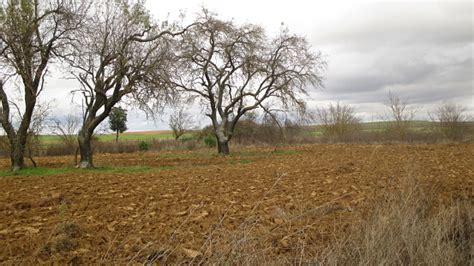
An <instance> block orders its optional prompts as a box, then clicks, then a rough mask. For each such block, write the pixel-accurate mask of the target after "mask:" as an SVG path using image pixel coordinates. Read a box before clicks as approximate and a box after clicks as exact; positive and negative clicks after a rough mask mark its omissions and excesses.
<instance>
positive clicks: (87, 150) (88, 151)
mask: <svg viewBox="0 0 474 266" xmlns="http://www.w3.org/2000/svg"><path fill="white" fill-rule="evenodd" d="M91 139H92V134H90V133H88V132H87V131H86V130H81V132H80V133H79V137H78V142H79V153H80V155H81V159H80V161H79V164H78V167H79V168H93V167H94V164H93V161H92V145H91Z"/></svg>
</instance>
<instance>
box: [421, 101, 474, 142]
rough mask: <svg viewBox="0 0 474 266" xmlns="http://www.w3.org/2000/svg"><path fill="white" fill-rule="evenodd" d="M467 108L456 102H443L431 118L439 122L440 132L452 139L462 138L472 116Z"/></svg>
mask: <svg viewBox="0 0 474 266" xmlns="http://www.w3.org/2000/svg"><path fill="white" fill-rule="evenodd" d="M466 111H467V108H466V107H463V106H461V105H459V104H456V103H454V102H449V101H446V102H443V103H442V104H440V105H439V106H438V107H437V108H436V109H435V111H434V112H433V113H432V114H429V115H430V117H431V120H432V121H433V122H436V123H437V127H438V129H439V130H440V132H441V133H442V134H443V135H444V136H445V137H447V138H449V139H451V140H462V139H463V137H464V135H465V133H466V131H467V130H468V128H469V127H468V124H467V123H466V122H468V121H471V120H472V117H470V116H468V115H467V114H466Z"/></svg>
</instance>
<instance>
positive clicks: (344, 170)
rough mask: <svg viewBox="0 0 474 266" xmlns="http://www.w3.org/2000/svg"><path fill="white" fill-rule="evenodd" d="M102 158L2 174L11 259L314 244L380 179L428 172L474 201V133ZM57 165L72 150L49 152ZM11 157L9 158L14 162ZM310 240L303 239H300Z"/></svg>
mask: <svg viewBox="0 0 474 266" xmlns="http://www.w3.org/2000/svg"><path fill="white" fill-rule="evenodd" d="M95 160H96V165H98V166H108V167H118V169H123V171H101V170H100V169H99V170H90V171H89V170H87V171H81V170H71V171H69V172H65V173H59V174H52V175H46V176H38V175H32V176H21V175H19V176H7V177H0V262H3V263H7V264H36V263H41V262H43V263H51V262H59V263H72V264H77V263H85V264H90V263H99V262H103V263H112V262H114V263H128V262H131V263H146V262H157V263H173V262H195V263H198V262H206V260H208V261H209V260H210V259H211V258H216V257H218V258H227V259H228V260H229V261H230V262H232V260H231V259H232V258H236V257H238V256H267V257H270V258H271V257H275V258H276V257H278V256H285V257H287V258H288V257H291V256H298V255H300V254H295V250H298V252H301V250H304V252H305V256H308V255H311V254H312V253H317V252H318V250H321V249H322V248H323V247H324V246H325V245H326V244H327V243H328V241H332V240H333V239H334V238H337V237H338V236H340V235H341V234H344V232H345V230H346V229H347V228H348V226H349V225H351V224H354V223H357V221H358V220H359V219H360V217H362V216H363V215H364V213H366V212H367V211H368V206H370V204H369V202H370V201H372V200H373V199H375V198H376V194H377V193H380V192H381V191H385V192H386V191H390V190H392V189H395V188H396V187H397V186H399V184H400V182H402V180H403V179H404V178H410V177H417V178H419V179H421V180H423V182H424V183H425V184H427V185H430V184H431V185H432V187H433V190H432V191H434V192H433V193H437V194H436V196H437V198H438V199H439V201H440V202H451V201H455V200H458V199H462V200H468V201H471V202H473V203H474V145H467V144H466V145H308V146H297V147H296V146H289V147H282V148H278V150H274V149H273V148H257V147H255V148H246V149H242V150H239V151H236V152H235V153H234V155H232V156H228V157H220V156H216V155H214V151H192V152H178V151H176V152H161V153H144V154H112V155H111V154H104V155H97V156H96V157H95ZM37 161H38V164H39V165H41V166H45V167H51V168H58V167H65V166H67V165H71V161H72V158H71V157H45V158H38V160H37ZM7 167H8V160H7V159H1V160H0V168H3V169H6V168H7ZM301 247H303V249H302V248H301Z"/></svg>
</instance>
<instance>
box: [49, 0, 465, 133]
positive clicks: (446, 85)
mask: <svg viewBox="0 0 474 266" xmlns="http://www.w3.org/2000/svg"><path fill="white" fill-rule="evenodd" d="M203 5H204V6H206V7H207V8H208V9H210V10H211V11H213V12H216V13H218V14H219V15H220V17H221V18H225V19H227V18H229V19H230V18H233V19H234V20H235V21H236V22H250V23H255V24H260V25H262V26H264V27H265V28H266V29H267V30H268V32H269V33H270V34H272V33H275V32H277V31H278V29H279V28H280V25H281V23H284V24H285V25H286V26H288V28H289V29H290V31H291V32H294V33H298V34H300V35H304V36H306V37H307V38H308V39H309V41H310V43H311V44H312V47H313V49H315V50H319V51H321V52H322V53H323V54H324V56H325V58H326V60H327V61H328V69H327V71H326V72H325V73H324V84H325V87H324V88H323V89H317V90H311V93H310V97H309V98H308V102H309V106H310V107H313V108H315V107H318V106H322V105H327V104H328V103H329V102H336V101H340V102H342V103H345V104H350V105H352V106H354V108H355V110H356V111H357V113H358V115H359V116H360V117H361V118H363V119H364V120H366V121H371V120H377V119H379V118H380V116H381V115H383V114H384V113H385V112H386V111H385V107H384V105H383V103H384V101H385V100H386V98H387V93H388V90H389V89H390V90H391V91H392V93H394V94H397V95H399V96H400V97H402V98H406V99H408V100H409V102H411V103H413V104H415V105H416V106H418V107H420V108H422V109H421V110H420V111H419V113H418V117H419V118H421V119H423V118H426V117H427V112H428V111H430V110H432V109H433V108H434V106H435V105H436V104H439V103H440V102H441V101H443V100H450V101H454V102H457V103H459V104H462V105H464V106H466V107H467V108H468V109H469V112H470V113H471V114H474V96H473V95H474V89H473V74H474V73H473V51H474V42H473V34H474V32H473V12H474V10H473V4H472V2H471V1H466V2H456V1H446V2H431V1H400V2H393V1H391V2H383V1H379V2H373V1H372V2H367V1H364V2H362V1H359V2H356V1H350V2H342V1H331V3H329V1H324V2H323V1H310V0H307V1H302V0H292V1H275V0H273V1H256V0H239V1H237V0H232V1H225V0H210V1H202V0H174V1H151V0H149V1H148V3H147V6H148V7H149V8H150V10H151V12H152V14H153V15H154V16H155V17H156V18H157V19H159V20H163V19H166V18H167V17H168V18H171V19H173V18H175V17H177V15H178V14H179V13H180V12H184V13H186V15H187V17H188V18H192V17H193V16H194V15H195V14H196V13H197V12H198V11H199V9H200V8H201V7H202V6H203ZM60 78H61V77H60V76H54V77H52V78H51V79H50V81H49V82H48V87H47V89H46V90H45V91H44V94H43V95H42V96H41V97H42V99H43V100H50V99H53V98H54V99H55V106H56V107H57V108H55V111H54V114H53V116H63V115H65V114H67V113H70V112H77V111H78V109H77V108H76V109H74V108H72V107H71V100H70V98H71V97H70V95H69V94H68V91H70V89H71V88H74V87H77V86H78V85H77V84H76V83H75V82H74V81H65V80H61V79H60ZM198 119H199V120H200V121H201V125H202V124H203V123H206V122H207V121H206V120H205V118H204V117H200V118H198ZM164 120H165V121H166V118H164ZM167 127H168V126H167V125H166V122H158V123H154V122H150V121H146V119H145V116H144V115H143V114H142V113H140V112H138V111H131V112H130V114H129V129H130V130H137V131H139V130H154V129H167Z"/></svg>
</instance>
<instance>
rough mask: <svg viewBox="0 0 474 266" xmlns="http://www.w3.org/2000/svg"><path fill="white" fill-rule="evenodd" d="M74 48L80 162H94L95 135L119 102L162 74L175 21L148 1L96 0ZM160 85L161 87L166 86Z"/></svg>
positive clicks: (88, 164) (72, 61)
mask: <svg viewBox="0 0 474 266" xmlns="http://www.w3.org/2000/svg"><path fill="white" fill-rule="evenodd" d="M86 20H87V23H86V25H85V27H84V28H83V30H82V31H81V36H80V38H78V41H77V43H76V45H75V49H74V50H73V51H72V52H71V55H70V56H69V57H68V61H69V63H70V64H71V66H72V69H73V70H72V73H73V74H74V75H75V76H76V78H77V80H78V81H79V82H80V83H81V85H82V87H81V89H80V90H79V92H80V93H81V94H82V96H83V124H82V128H81V130H80V131H79V137H78V140H79V147H80V155H81V162H80V167H82V168H87V167H93V160H92V149H91V137H92V135H93V132H94V130H95V129H96V128H97V126H98V125H99V124H100V123H101V122H102V121H104V119H106V118H107V117H108V115H109V113H110V111H111V110H112V107H114V106H115V105H116V104H117V103H118V102H120V101H121V100H122V99H123V98H124V97H125V96H126V95H129V94H132V93H135V94H136V95H138V97H139V95H140V93H138V92H137V91H138V90H139V89H140V88H141V87H143V86H144V84H149V81H150V80H151V79H152V78H153V76H152V72H154V75H158V74H156V73H159V74H161V71H162V70H163V67H162V66H163V65H165V63H164V61H166V60H168V54H169V53H170V45H169V42H170V41H171V40H170V39H171V37H173V36H175V35H177V34H180V33H182V31H183V30H181V29H178V27H177V26H176V25H174V24H168V23H166V22H164V23H162V24H161V25H158V24H157V23H156V22H155V21H153V19H152V17H151V16H150V14H149V12H148V10H147V9H146V8H145V6H144V3H143V1H126V0H120V1H97V2H95V1H94V4H93V6H92V8H91V11H90V12H89V13H88V14H87V19H86ZM161 89H162V88H158V89H157V90H161Z"/></svg>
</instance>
